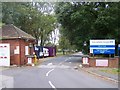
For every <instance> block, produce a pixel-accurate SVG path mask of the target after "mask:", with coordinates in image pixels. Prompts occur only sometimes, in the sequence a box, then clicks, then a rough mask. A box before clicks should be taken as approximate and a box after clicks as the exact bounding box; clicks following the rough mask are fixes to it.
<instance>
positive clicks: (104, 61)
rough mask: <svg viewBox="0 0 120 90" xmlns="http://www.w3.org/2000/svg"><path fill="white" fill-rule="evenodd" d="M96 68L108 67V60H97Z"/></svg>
mask: <svg viewBox="0 0 120 90" xmlns="http://www.w3.org/2000/svg"><path fill="white" fill-rule="evenodd" d="M96 66H108V60H107V59H96Z"/></svg>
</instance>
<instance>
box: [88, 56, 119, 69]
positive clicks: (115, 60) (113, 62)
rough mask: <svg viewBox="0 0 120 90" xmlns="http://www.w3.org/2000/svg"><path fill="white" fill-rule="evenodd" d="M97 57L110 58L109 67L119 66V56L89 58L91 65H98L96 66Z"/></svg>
mask: <svg viewBox="0 0 120 90" xmlns="http://www.w3.org/2000/svg"><path fill="white" fill-rule="evenodd" d="M96 59H108V67H110V68H118V65H119V58H118V57H115V58H89V66H90V67H97V66H96Z"/></svg>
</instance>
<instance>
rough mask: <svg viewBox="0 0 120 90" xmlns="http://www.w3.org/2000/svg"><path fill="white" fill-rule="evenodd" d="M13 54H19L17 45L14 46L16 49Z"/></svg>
mask: <svg viewBox="0 0 120 90" xmlns="http://www.w3.org/2000/svg"><path fill="white" fill-rule="evenodd" d="M14 54H20V48H19V46H16V49H15V50H14Z"/></svg>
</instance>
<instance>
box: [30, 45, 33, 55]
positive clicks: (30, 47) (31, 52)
mask: <svg viewBox="0 0 120 90" xmlns="http://www.w3.org/2000/svg"><path fill="white" fill-rule="evenodd" d="M32 47H33V45H32V43H29V48H30V55H32Z"/></svg>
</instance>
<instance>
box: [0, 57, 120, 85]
mask: <svg viewBox="0 0 120 90" xmlns="http://www.w3.org/2000/svg"><path fill="white" fill-rule="evenodd" d="M50 58H54V57H50ZM50 58H43V59H41V62H39V64H40V63H42V62H44V61H46V60H49V59H50ZM10 68H11V67H10ZM10 68H6V67H0V72H2V71H3V70H6V69H10ZM78 68H79V69H81V70H83V71H85V72H87V73H89V74H92V75H95V76H97V77H99V78H102V79H105V80H109V81H112V82H115V83H119V81H120V79H119V74H118V73H117V74H116V73H115V74H114V73H108V72H103V71H104V70H110V69H114V68H108V67H106V68H96V67H83V66H82V65H81V64H80V65H79V66H78ZM115 69H116V68H115ZM0 77H1V76H0ZM2 77H4V78H5V79H1V80H2V81H5V80H6V79H10V80H11V77H6V76H2ZM8 83H9V82H8ZM0 86H1V85H0ZM10 87H12V85H11V86H10Z"/></svg>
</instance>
